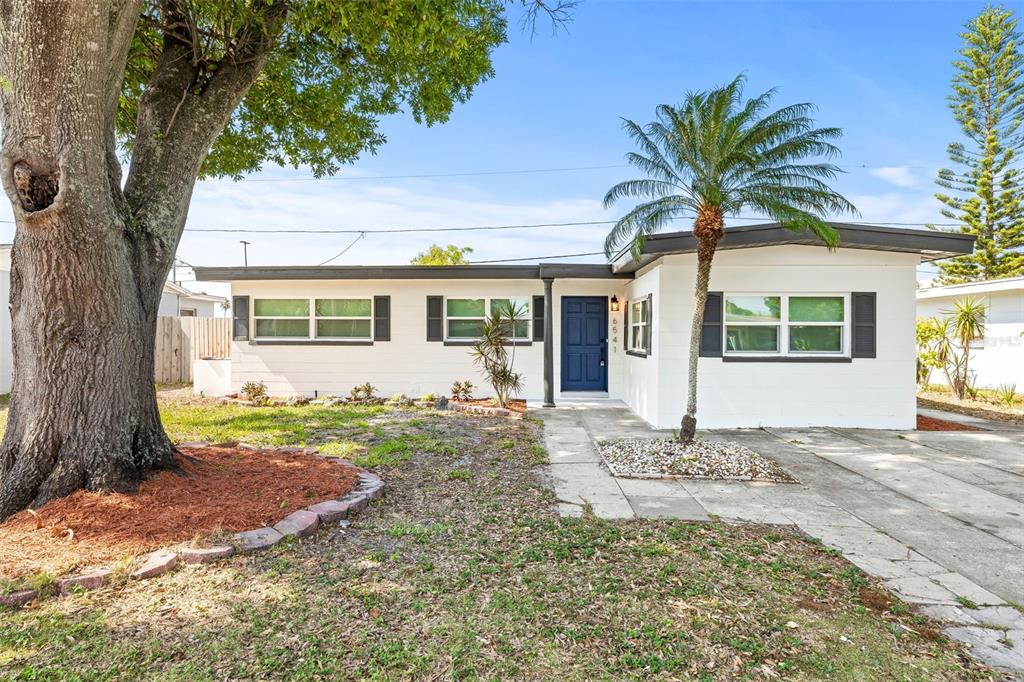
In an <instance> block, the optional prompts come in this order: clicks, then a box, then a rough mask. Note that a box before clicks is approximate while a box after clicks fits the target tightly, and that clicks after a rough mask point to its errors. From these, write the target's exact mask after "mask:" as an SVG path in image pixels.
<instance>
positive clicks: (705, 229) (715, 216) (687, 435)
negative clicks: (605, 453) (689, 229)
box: [679, 209, 725, 444]
mask: <svg viewBox="0 0 1024 682" xmlns="http://www.w3.org/2000/svg"><path fill="white" fill-rule="evenodd" d="M693 234H694V237H696V239H697V283H696V286H695V290H694V296H693V305H694V309H693V322H692V324H691V325H690V356H689V363H688V364H687V384H686V414H684V415H683V419H682V422H681V423H680V425H679V440H680V441H681V442H682V443H684V444H689V443H692V442H693V439H694V437H695V436H696V435H697V364H698V360H699V358H700V337H701V330H702V328H703V327H704V305H705V304H706V303H707V301H708V285H709V284H710V282H711V261H712V260H713V259H714V257H715V249H716V248H717V247H718V241H719V240H720V239H721V238H722V236H723V235H724V234H725V221H724V218H723V216H722V213H721V211H718V210H716V209H705V210H704V211H701V212H698V215H697V219H696V221H695V223H694V229H693Z"/></svg>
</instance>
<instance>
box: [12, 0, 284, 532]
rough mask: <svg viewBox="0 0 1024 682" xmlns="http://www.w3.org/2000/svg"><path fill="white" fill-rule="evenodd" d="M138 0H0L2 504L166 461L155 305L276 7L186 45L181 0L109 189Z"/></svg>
mask: <svg viewBox="0 0 1024 682" xmlns="http://www.w3.org/2000/svg"><path fill="white" fill-rule="evenodd" d="M142 6H143V1H142V0H18V2H13V3H11V2H8V3H6V4H5V3H3V2H0V116H2V134H3V137H2V144H0V176H2V181H3V186H4V189H5V190H6V191H7V195H8V198H9V199H10V201H11V205H12V207H13V210H14V215H15V220H16V223H17V234H16V237H15V242H14V249H13V255H12V261H13V263H12V272H11V279H12V286H11V312H12V318H13V325H12V326H13V337H14V339H13V341H14V367H15V370H14V383H13V389H12V392H11V412H10V416H9V420H8V428H7V432H6V434H5V435H4V440H3V443H2V444H0V520H3V519H4V518H6V517H7V516H9V515H10V514H13V513H14V512H17V511H19V510H20V509H23V508H24V507H26V506H28V505H40V504H43V503H45V502H46V501H48V500H51V499H53V498H55V497H59V496H62V495H66V494H68V493H70V492H72V491H74V490H76V489H78V488H82V487H84V488H88V489H91V490H123V489H127V488H131V487H132V486H134V485H135V484H136V483H137V482H138V481H140V480H141V479H142V478H144V477H145V476H146V475H147V474H148V473H150V472H151V471H153V470H154V469H159V468H163V467H173V466H174V462H173V459H172V452H173V448H172V446H171V444H170V442H169V440H168V438H167V436H166V434H165V433H164V431H163V428H162V426H161V424H160V418H159V414H158V411H157V404H156V394H155V390H154V386H153V346H154V343H155V338H154V337H155V332H156V312H157V307H158V305H159V300H160V294H161V291H162V287H163V282H164V280H165V279H166V277H167V272H168V270H169V269H170V267H171V263H172V262H173V259H174V254H175V251H176V249H177V246H178V240H179V239H180V238H181V233H182V229H183V228H184V225H185V218H186V216H187V213H188V205H189V202H190V200H191V196H192V189H193V187H194V185H195V180H196V176H197V175H198V173H199V169H200V167H201V165H202V163H203V160H204V159H205V157H206V154H207V152H208V151H209V149H210V145H212V144H213V141H214V140H215V139H216V137H217V135H219V134H220V132H221V131H222V130H223V129H224V126H225V125H226V124H227V121H228V120H229V118H230V116H231V114H232V112H234V110H235V108H236V107H237V106H238V105H239V103H240V102H241V101H242V98H243V97H244V96H245V93H246V92H248V90H249V88H250V87H251V86H252V83H253V82H254V81H255V79H256V78H257V77H258V75H259V73H260V70H261V69H262V68H263V65H264V64H265V63H266V60H267V57H268V55H269V54H270V51H271V50H272V49H273V47H274V44H275V41H276V40H277V37H278V36H279V35H280V32H281V30H282V28H283V25H284V20H285V18H286V15H287V7H288V5H287V3H261V4H259V8H260V10H261V12H262V14H259V13H257V14H254V15H253V17H254V18H253V21H252V22H251V23H246V24H245V25H243V26H241V27H240V28H239V29H238V32H237V34H236V36H235V38H234V39H233V40H232V41H231V46H232V52H231V55H230V58H228V57H227V56H226V57H225V59H224V60H223V61H221V62H220V63H219V64H216V65H214V66H213V67H210V65H207V64H204V63H203V62H202V61H201V60H199V61H197V60H196V59H195V53H194V50H193V45H194V44H195V41H196V40H198V38H197V37H195V36H191V35H188V32H189V31H190V30H191V29H190V27H191V26H192V22H191V21H190V20H189V18H188V17H184V16H181V15H179V14H178V12H180V11H185V10H187V5H184V4H176V3H167V4H163V5H161V13H162V15H163V16H164V18H165V22H166V27H169V28H167V31H165V34H164V39H163V42H162V47H161V50H162V51H161V54H160V58H159V59H158V60H157V63H156V65H155V67H154V70H153V73H152V76H151V78H150V82H149V83H148V84H147V86H146V90H145V92H144V93H143V94H142V96H141V97H140V98H139V101H138V117H137V121H136V135H135V137H134V139H133V140H132V142H133V144H132V159H131V170H130V172H129V176H128V179H127V182H126V183H125V186H124V189H123V190H122V188H121V165H120V161H119V159H118V158H117V154H116V145H115V137H114V120H115V116H116V113H117V108H118V101H119V95H120V89H121V83H122V80H123V75H124V69H125V63H126V60H127V56H128V52H129V47H130V45H131V41H132V36H133V34H134V31H135V26H136V24H137V23H138V21H139V17H140V15H141V12H142Z"/></svg>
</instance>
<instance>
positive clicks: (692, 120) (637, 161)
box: [604, 76, 856, 442]
mask: <svg viewBox="0 0 1024 682" xmlns="http://www.w3.org/2000/svg"><path fill="white" fill-rule="evenodd" d="M744 80H745V79H744V78H743V77H742V76H737V77H736V79H735V80H733V81H732V82H731V83H729V84H728V85H726V86H724V87H720V88H716V89H714V90H709V91H706V92H691V93H687V95H686V96H685V97H684V99H683V103H682V104H681V105H679V106H672V105H668V104H662V105H660V106H659V107H658V108H657V110H656V113H657V118H656V120H655V121H653V122H651V123H649V124H647V125H646V126H640V125H638V124H637V123H635V122H633V121H631V120H628V119H624V120H623V127H624V128H625V129H626V131H627V132H628V133H629V136H630V137H631V138H632V139H633V141H634V142H635V143H636V145H637V146H638V147H639V151H638V152H631V153H629V154H628V155H627V156H626V159H627V160H628V161H629V163H630V164H631V165H633V166H636V167H637V168H638V169H640V170H641V171H642V172H643V173H644V175H645V177H643V178H639V179H636V180H627V181H625V182H620V183H619V184H617V185H615V186H614V187H612V188H611V189H610V190H608V193H607V194H606V195H605V198H604V204H605V206H606V207H609V206H611V205H612V204H614V203H616V202H617V201H620V200H623V199H633V200H635V199H640V200H642V201H641V203H640V204H638V205H637V206H635V207H633V208H632V209H631V210H630V211H628V212H627V213H626V214H625V215H624V216H623V217H622V218H621V219H620V220H619V221H618V222H617V223H616V224H615V226H614V227H613V228H612V230H611V232H610V233H609V234H608V238H607V239H606V240H605V251H606V252H607V253H608V255H609V256H610V255H612V254H613V253H614V252H615V251H616V250H617V249H618V248H619V247H620V246H621V245H623V244H625V243H627V242H631V243H632V252H633V255H634V257H638V256H639V254H640V252H641V250H642V248H643V243H644V240H645V239H646V238H647V236H648V235H650V234H652V233H655V232H658V231H660V230H661V229H663V228H664V227H666V226H667V225H670V224H672V223H673V222H674V221H676V220H680V219H692V220H693V235H694V237H695V238H696V240H697V286H696V292H695V295H694V299H695V300H694V312H693V325H692V328H691V332H690V358H689V366H688V372H689V376H688V379H689V381H688V387H687V390H688V395H687V402H686V414H685V415H684V416H683V419H682V424H681V429H680V433H679V436H680V439H681V440H682V441H683V442H691V441H692V440H693V437H694V434H695V432H696V428H697V417H696V415H697V357H698V354H699V344H700V329H701V325H702V324H703V322H704V304H705V302H706V301H707V295H708V282H709V280H710V277H711V261H712V259H713V258H714V255H715V249H716V248H717V247H718V243H719V241H720V240H721V239H722V238H723V237H725V236H726V230H725V218H726V216H730V215H732V216H735V215H738V214H739V212H740V211H741V210H744V209H747V210H753V211H756V212H758V213H761V214H764V215H767V216H770V217H771V218H772V219H773V220H775V221H776V222H778V223H779V224H780V225H782V226H783V227H785V228H788V229H791V230H794V231H806V232H810V233H811V234H814V235H816V236H817V237H818V238H819V239H821V241H822V242H824V243H825V244H826V245H827V246H829V247H830V248H831V247H834V246H836V245H837V244H838V243H839V235H838V233H837V232H836V231H835V230H834V229H832V228H831V227H830V226H829V225H828V224H827V223H826V222H825V217H826V216H828V215H830V214H847V213H854V214H855V213H856V209H855V208H854V206H853V204H851V203H850V202H849V201H847V200H846V199H845V198H844V197H843V196H842V195H840V194H839V193H838V192H836V191H835V190H833V189H832V188H831V187H830V186H829V185H828V182H827V181H831V180H834V179H835V178H836V177H837V175H838V174H839V173H840V172H841V171H840V169H839V168H838V167H837V166H836V165H834V164H832V163H830V162H829V160H830V159H832V158H835V157H836V156H838V155H839V149H838V147H836V146H835V144H833V141H834V140H837V139H838V138H839V137H840V136H841V135H842V131H840V130H839V129H838V128H815V127H814V125H815V124H814V120H813V119H812V118H811V114H812V113H813V112H814V106H813V105H811V104H806V103H804V104H793V105H790V106H787V107H783V108H781V109H778V110H776V111H771V112H768V107H769V105H770V103H771V100H772V97H773V96H774V94H775V91H774V90H769V91H768V92H765V93H763V94H761V95H759V96H757V97H754V98H752V99H748V100H746V101H744V99H743V85H744ZM814 158H819V159H823V160H821V161H810V160H808V159H814Z"/></svg>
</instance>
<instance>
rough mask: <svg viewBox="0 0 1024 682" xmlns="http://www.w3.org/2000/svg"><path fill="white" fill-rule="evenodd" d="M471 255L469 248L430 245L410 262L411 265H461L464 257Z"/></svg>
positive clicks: (471, 249) (470, 248) (451, 245)
mask: <svg viewBox="0 0 1024 682" xmlns="http://www.w3.org/2000/svg"><path fill="white" fill-rule="evenodd" d="M471 253H473V248H472V247H469V246H455V245H454V244H449V245H448V246H440V245H438V244H431V245H430V248H429V249H427V250H426V251H423V252H421V253H419V254H417V255H416V257H415V258H413V259H412V261H410V262H411V263H412V264H413V265H463V264H464V263H465V262H466V256H468V255H469V254H471Z"/></svg>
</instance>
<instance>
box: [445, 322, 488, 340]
mask: <svg viewBox="0 0 1024 682" xmlns="http://www.w3.org/2000/svg"><path fill="white" fill-rule="evenodd" d="M483 324H484V323H483V320H448V338H451V339H478V338H480V334H481V332H482V330H483Z"/></svg>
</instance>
